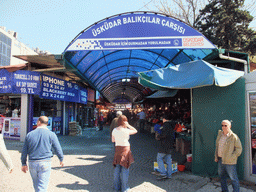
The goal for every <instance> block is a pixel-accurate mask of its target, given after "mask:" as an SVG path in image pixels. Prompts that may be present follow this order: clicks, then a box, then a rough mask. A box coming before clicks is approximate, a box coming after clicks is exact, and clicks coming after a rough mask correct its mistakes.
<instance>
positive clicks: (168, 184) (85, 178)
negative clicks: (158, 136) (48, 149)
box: [0, 127, 255, 192]
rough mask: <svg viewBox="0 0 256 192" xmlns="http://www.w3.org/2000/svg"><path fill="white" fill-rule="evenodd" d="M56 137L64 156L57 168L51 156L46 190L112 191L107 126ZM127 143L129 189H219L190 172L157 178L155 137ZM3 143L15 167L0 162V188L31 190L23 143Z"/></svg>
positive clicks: (245, 188)
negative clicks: (23, 169)
mask: <svg viewBox="0 0 256 192" xmlns="http://www.w3.org/2000/svg"><path fill="white" fill-rule="evenodd" d="M59 140H60V143H61V146H62V148H63V151H64V155H65V158H64V164H65V166H64V167H59V161H58V158H57V157H56V155H55V156H54V157H53V160H52V172H51V179H50V183H49V188H48V192H59V191H61V192H65V191H77V192H79V191H90V192H101V191H102V192H103V191H104V192H112V191H113V189H112V181H113V166H112V160H113V155H114V146H113V144H112V143H111V142H110V136H109V131H108V127H105V128H104V130H103V131H99V132H97V131H96V129H95V128H87V129H85V130H84V131H83V134H82V135H81V136H59ZM130 142H131V148H132V152H133V156H134V159H135V163H134V164H132V166H131V168H130V177H129V184H130V187H131V190H130V191H131V192H133V191H134V192H163V191H168V192H187V191H189V192H194V191H197V192H208V191H209V192H215V191H221V189H220V184H219V182H218V181H216V180H212V181H211V180H210V179H209V178H204V177H200V176H196V175H192V174H191V173H190V172H179V173H175V174H174V175H173V178H172V179H171V180H164V181H157V180H156V176H154V175H152V174H151V172H152V171H153V162H154V161H155V160H156V154H157V150H156V142H155V140H154V138H153V137H152V136H151V135H147V134H136V135H133V136H131V139H130ZM5 143H6V146H7V149H8V151H9V153H10V155H11V158H12V159H13V162H14V165H15V169H14V171H13V173H12V174H9V173H8V172H7V169H6V168H5V167H4V165H3V163H2V162H0V170H1V174H0V191H1V192H16V191H17V192H33V187H32V180H31V177H30V174H29V173H26V174H25V173H23V172H21V164H20V156H21V154H20V152H21V149H22V146H23V143H21V142H19V141H12V140H5ZM230 187H231V186H230ZM253 187H255V186H246V185H243V186H242V187H241V192H252V191H255V189H253ZM230 189H231V188H230ZM230 191H232V190H230Z"/></svg>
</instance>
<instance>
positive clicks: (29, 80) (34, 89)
mask: <svg viewBox="0 0 256 192" xmlns="http://www.w3.org/2000/svg"><path fill="white" fill-rule="evenodd" d="M12 93H15V94H36V95H39V94H40V73H38V72H33V71H22V70H19V71H15V72H13V73H12Z"/></svg>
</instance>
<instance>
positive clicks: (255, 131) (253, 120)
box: [249, 92, 256, 174]
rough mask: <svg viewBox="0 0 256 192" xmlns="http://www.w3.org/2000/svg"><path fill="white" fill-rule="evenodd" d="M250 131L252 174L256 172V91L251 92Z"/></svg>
mask: <svg viewBox="0 0 256 192" xmlns="http://www.w3.org/2000/svg"><path fill="white" fill-rule="evenodd" d="M249 106H250V113H249V114H250V117H249V118H250V128H251V130H250V132H251V155H252V156H251V160H252V161H251V165H252V169H251V170H252V172H251V173H252V174H256V92H249Z"/></svg>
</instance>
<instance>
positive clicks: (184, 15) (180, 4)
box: [141, 0, 256, 28]
mask: <svg viewBox="0 0 256 192" xmlns="http://www.w3.org/2000/svg"><path fill="white" fill-rule="evenodd" d="M210 2H211V0H151V1H149V2H147V3H145V5H144V6H143V7H142V8H146V9H148V10H150V11H156V12H159V13H163V14H166V15H170V16H172V17H176V18H178V19H180V20H182V21H184V22H186V23H187V24H189V25H191V26H192V27H195V21H196V18H197V16H198V15H199V13H200V10H201V9H203V8H204V7H205V6H206V5H207V4H209V3H210ZM142 8H141V9H142ZM243 9H244V10H247V11H249V12H250V13H251V15H252V16H253V17H254V18H255V15H256V0H246V1H245V4H244V7H243ZM253 28H255V26H254V27H253Z"/></svg>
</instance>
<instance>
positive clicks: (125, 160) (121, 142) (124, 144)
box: [112, 115, 137, 192]
mask: <svg viewBox="0 0 256 192" xmlns="http://www.w3.org/2000/svg"><path fill="white" fill-rule="evenodd" d="M117 122H118V127H116V128H115V129H114V130H113V132H112V142H113V143H115V156H114V161H113V165H114V167H115V170H114V190H115V191H122V192H127V191H128V190H129V185H128V178H129V167H130V165H131V164H132V163H133V162H134V159H133V156H132V152H131V149H130V143H129V139H130V135H134V134H136V133H137V130H136V129H135V128H134V127H133V126H131V125H130V124H129V123H128V120H127V117H126V116H125V115H121V116H120V117H119V118H118V121H117Z"/></svg>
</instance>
